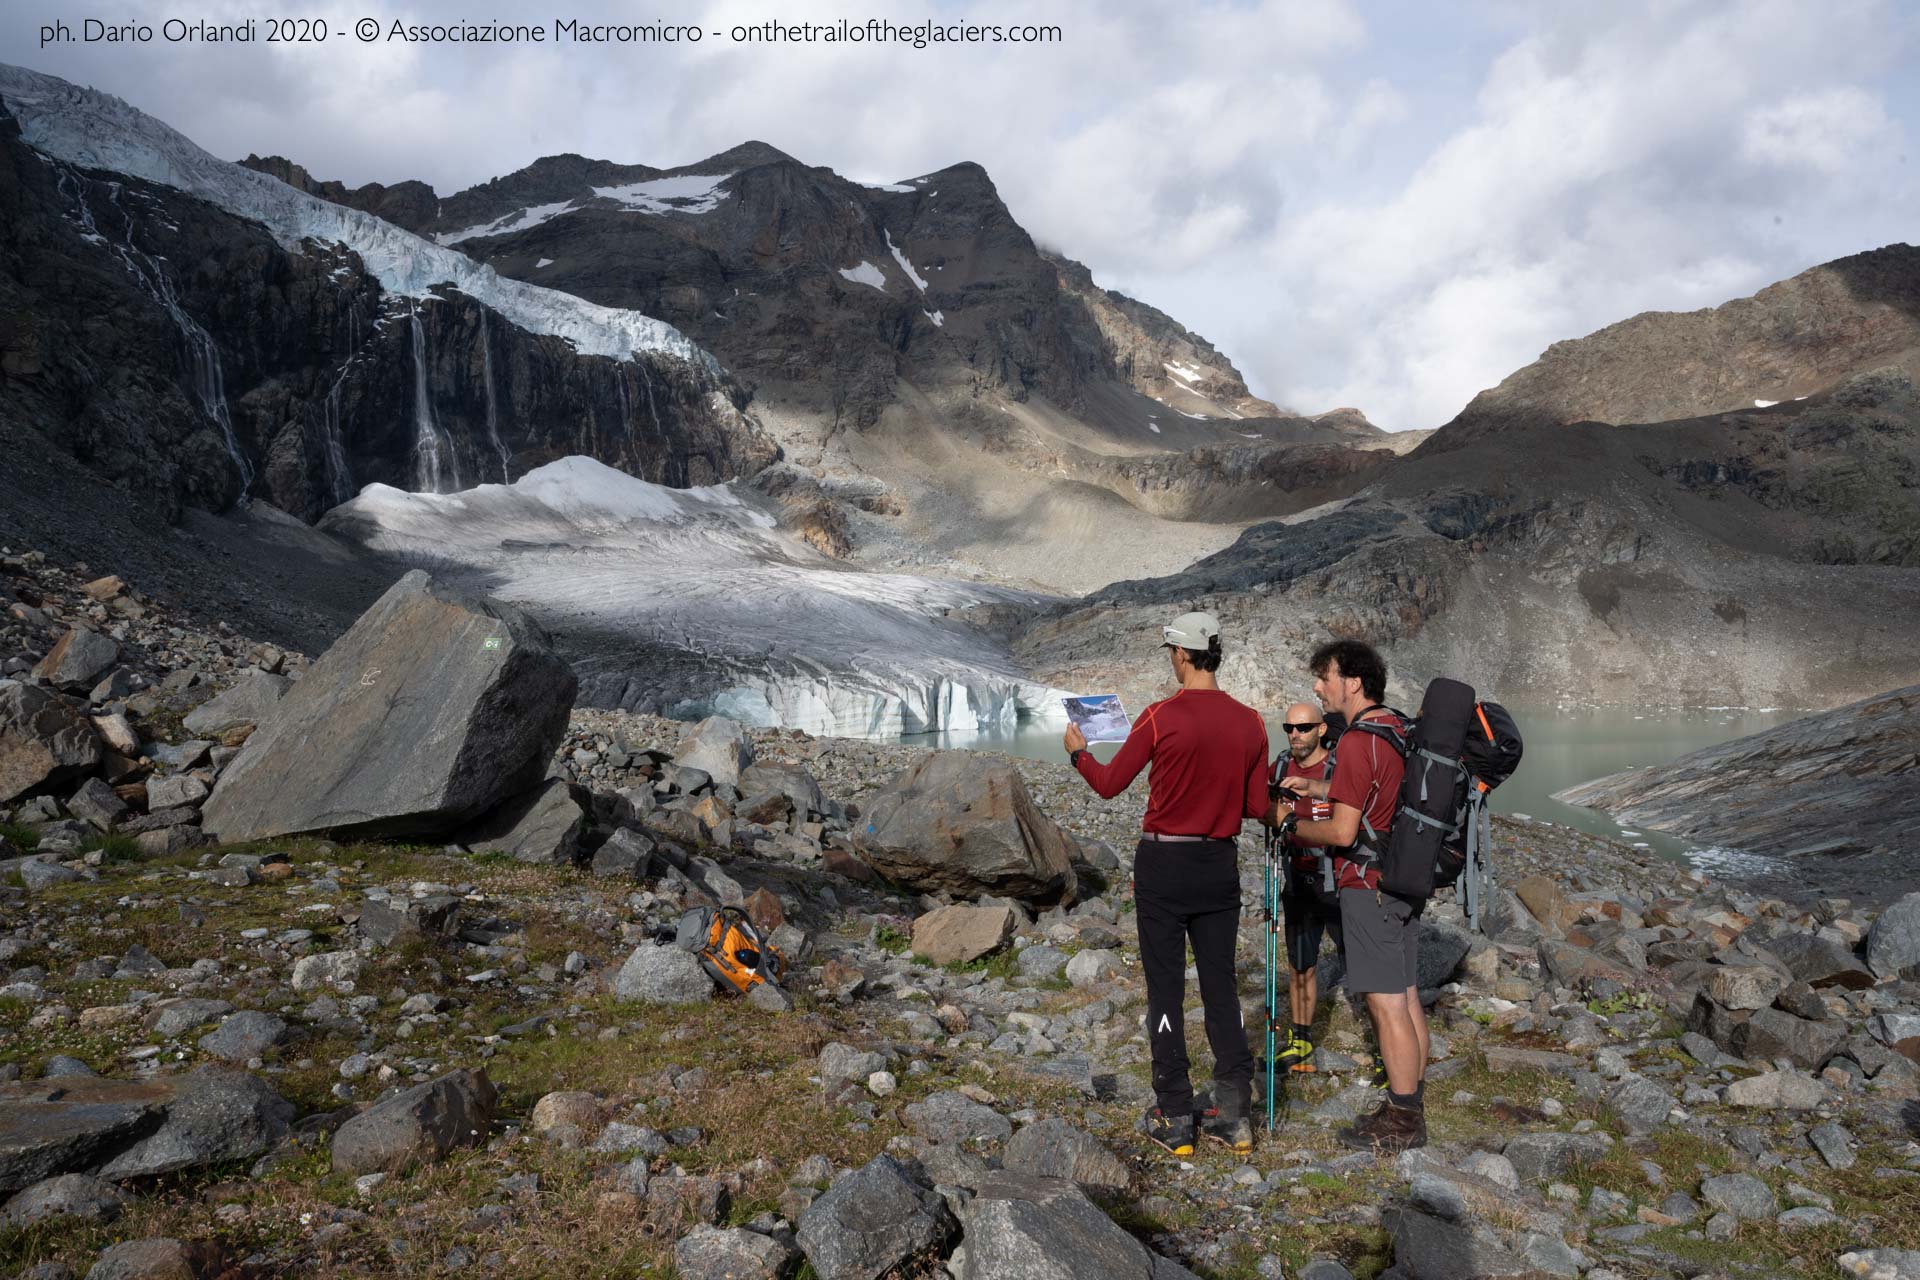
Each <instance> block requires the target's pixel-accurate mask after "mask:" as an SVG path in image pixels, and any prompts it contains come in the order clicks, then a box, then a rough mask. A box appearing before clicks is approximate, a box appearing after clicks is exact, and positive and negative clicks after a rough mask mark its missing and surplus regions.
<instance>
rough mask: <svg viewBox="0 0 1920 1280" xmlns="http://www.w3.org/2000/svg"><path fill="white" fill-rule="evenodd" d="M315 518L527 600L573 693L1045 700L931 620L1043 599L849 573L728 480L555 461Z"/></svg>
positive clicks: (793, 700) (908, 715) (830, 728)
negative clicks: (674, 485) (566, 666)
mask: <svg viewBox="0 0 1920 1280" xmlns="http://www.w3.org/2000/svg"><path fill="white" fill-rule="evenodd" d="M320 527H321V528H323V529H326V530H328V531H329V532H331V533H334V534H336V535H339V536H342V537H345V538H348V539H351V540H353V541H357V542H360V543H363V544H364V545H366V546H367V547H369V548H371V549H373V550H375V551H378V552H381V553H383V554H385V555H389V556H392V557H394V558H396V559H399V560H401V561H403V562H406V563H409V564H418V565H420V566H422V567H425V568H429V569H431V570H432V571H433V572H434V573H436V574H439V575H442V576H445V577H448V578H450V579H453V580H456V581H464V582H465V583H467V584H468V585H470V586H472V587H475V588H477V589H481V590H485V591H487V592H488V593H490V594H492V595H495V596H498V597H499V598H500V599H502V600H505V601H508V602H510V603H513V604H517V605H519V606H521V607H523V608H525V609H527V610H528V611H529V612H530V613H532V614H533V615H534V616H536V617H538V618H540V619H541V621H542V622H544V623H545V624H546V625H547V626H548V627H549V628H550V629H551V630H552V631H553V632H554V634H555V638H556V642H557V643H558V645H559V646H560V649H561V651H562V652H563V653H565V654H566V655H567V657H568V658H569V660H571V661H572V662H573V664H574V666H575V669H576V670H577V671H578V672H579V675H580V700H581V702H582V703H584V704H588V705H597V706H617V707H625V708H629V709H635V710H648V711H657V712H662V713H665V714H670V715H677V716H687V717H691V716H699V715H704V714H707V713H708V712H720V713H722V714H725V715H730V716H733V717H735V718H736V719H740V720H744V721H747V722H749V723H754V724H768V725H783V726H791V727H795V728H801V729H805V730H807V731H808V732H811V733H825V734H846V735H859V736H870V735H890V734H898V733H919V732H930V731H935V730H946V729H991V728H997V727H1010V726H1011V725H1012V724H1013V723H1014V722H1015V720H1016V719H1018V718H1022V717H1026V716H1036V715H1037V716H1041V717H1052V716H1057V715H1059V714H1060V710H1059V702H1058V698H1059V696H1060V691H1059V690H1055V689H1051V688H1048V687H1047V686H1045V685H1042V684H1038V683H1036V682H1034V681H1031V680H1029V679H1027V678H1026V677H1025V676H1024V675H1023V674H1022V673H1021V671H1020V670H1019V668H1018V667H1017V666H1016V665H1015V663H1014V662H1013V660H1012V658H1011V657H1010V655H1009V654H1008V653H1007V651H1006V649H1005V647H1004V646H1003V645H1001V644H1000V643H999V642H997V641H995V640H993V639H992V638H991V637H989V636H988V635H986V634H984V633H983V632H981V631H979V630H977V629H975V628H973V627H970V626H968V625H967V624H965V623H964V622H961V621H958V620H955V619H952V618H949V617H947V616H946V615H947V614H948V613H949V612H950V611H955V610H961V609H965V608H966V607H968V606H970V605H974V604H983V603H1025V602H1039V601H1041V600H1042V599H1043V597H1038V596H1034V595H1030V594H1027V593H1024V592H1019V591H1013V590H1009V589H1005V588H998V587H988V586H980V585H976V584H972V583H964V582H954V581H948V580H942V579H937V578H925V577H916V576H913V575H909V574H891V573H872V572H866V571H863V570H859V569H852V568H849V567H847V566H845V565H843V564H840V563H838V562H836V561H833V560H830V559H828V558H826V557H825V556H822V555H821V554H820V553H819V552H817V551H815V550H814V549H813V548H812V547H810V546H808V545H806V544H805V543H803V542H801V541H799V540H798V539H796V538H794V537H792V536H791V535H789V534H787V533H785V532H783V531H781V530H780V529H779V528H778V527H777V522H776V520H775V518H774V516H773V515H772V514H771V513H770V511H769V509H768V508H767V506H766V504H765V500H764V499H762V498H761V497H760V495H759V494H758V493H756V492H754V491H753V490H751V489H743V488H741V487H738V486H736V485H715V486H710V487H706V488H697V489H670V488H666V487H665V486H662V485H656V484H649V483H648V482H646V481H644V480H637V479H635V478H634V477H632V476H629V475H627V474H625V473H624V472H621V471H616V470H614V469H613V468H611V467H608V466H606V465H604V464H602V463H600V462H596V461H594V460H592V459H590V458H578V457H574V458H562V459H561V460H559V461H558V462H551V463H548V464H547V465H545V466H543V467H539V468H536V469H535V470H533V471H530V472H528V473H527V474H526V475H524V476H522V477H521V478H520V479H519V480H517V481H515V482H514V483H513V484H510V485H500V484H482V485H480V486H478V487H477V488H473V489H468V490H466V491H464V492H461V493H456V494H444V495H435V494H427V493H405V492H403V491H401V490H398V489H394V488H390V487H388V486H386V485H369V486H367V487H366V488H365V489H363V490H362V491H361V492H360V495H359V496H358V497H356V498H354V499H353V500H352V501H350V502H347V503H345V504H343V505H341V506H339V507H336V508H334V509H333V510H332V511H330V512H328V513H327V514H326V515H325V516H324V517H322V519H321V521H320Z"/></svg>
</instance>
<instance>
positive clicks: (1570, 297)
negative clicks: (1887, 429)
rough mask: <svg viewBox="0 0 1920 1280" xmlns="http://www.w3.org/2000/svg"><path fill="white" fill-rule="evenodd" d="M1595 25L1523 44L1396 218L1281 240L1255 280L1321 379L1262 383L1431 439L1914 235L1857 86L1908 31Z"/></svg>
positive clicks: (1814, 17)
mask: <svg viewBox="0 0 1920 1280" xmlns="http://www.w3.org/2000/svg"><path fill="white" fill-rule="evenodd" d="M1542 12H1543V13H1546V14H1547V15H1548V20H1552V19H1553V18H1555V17H1561V16H1568V15H1564V14H1562V12H1561V11H1559V10H1553V11H1542ZM1605 15H1606V18H1605V20H1604V21H1603V20H1602V18H1601V17H1600V16H1597V15H1595V14H1594V13H1591V12H1588V13H1584V14H1580V15H1571V16H1570V18H1569V20H1570V21H1574V22H1577V23H1578V24H1579V26H1578V29H1577V30H1544V31H1537V32H1532V33H1528V34H1526V35H1524V36H1523V37H1522V38H1521V39H1519V40H1518V41H1516V42H1515V43H1514V44H1513V45H1512V46H1511V47H1510V48H1509V49H1508V50H1507V51H1506V52H1505V53H1503V54H1502V55H1501V56H1500V57H1499V58H1498V59H1496V60H1495V62H1494V63H1493V65H1492V66H1491V68H1490V69H1489V71H1488V74H1487V76H1486V79H1485V81H1484V84H1483V86H1482V88H1481V91H1480V94H1479V96H1478V100H1477V103H1476V110H1475V112H1474V115H1473V118H1472V119H1471V120H1469V121H1467V122H1466V123H1464V124H1463V125H1462V126H1461V127H1460V128H1458V129H1457V130H1456V131H1455V132H1454V133H1453V134H1452V135H1451V136H1450V137H1448V138H1447V139H1446V140H1445V141H1444V142H1442V143H1441V144H1440V145H1439V146H1438V147H1436V148H1435V149H1434V150H1433V152H1432V153H1431V154H1430V155H1429V156H1428V157H1426V158H1425V160H1424V161H1422V162H1421V163H1420V164H1419V165H1418V167H1417V168H1416V169H1415V170H1414V171H1413V172H1412V173H1411V174H1410V175H1409V177H1408V178H1407V180H1406V181H1405V183H1404V184H1403V185H1402V186H1401V187H1400V189H1399V190H1398V192H1397V193H1395V194H1394V195H1393V196H1392V198H1390V199H1388V200H1386V201H1383V202H1378V203H1373V204H1365V205H1361V204H1353V203H1347V202H1345V201H1342V200H1340V199H1339V198H1337V197H1335V198H1331V199H1327V200H1324V201H1321V202H1319V203H1317V204H1315V205H1314V206H1313V207H1311V208H1308V209H1305V210H1303V211H1301V212H1300V214H1299V215H1298V216H1296V217H1293V218H1290V219H1289V220H1288V221H1287V222H1286V224H1285V225H1284V226H1283V227H1282V228H1281V229H1280V230H1279V231H1278V232H1277V233H1276V235H1275V236H1274V237H1273V240H1272V243H1271V245H1270V248H1269V255H1268V264H1269V270H1270V272H1271V273H1272V274H1273V275H1274V276H1276V277H1277V278H1280V279H1284V280H1287V281H1288V282H1289V283H1290V285H1291V287H1292V291H1293V293H1294V296H1296V297H1301V298H1304V299H1305V300H1306V301H1305V305H1303V306H1302V307H1301V308H1300V309H1299V311H1298V312H1297V314H1298V315H1299V317H1300V327H1301V328H1309V327H1310V328H1311V329H1312V330H1313V331H1314V338H1315V340H1314V341H1312V342H1311V343H1310V344H1309V347H1308V349H1309V350H1310V351H1311V352H1312V353H1313V355H1314V356H1315V359H1314V360H1313V361H1312V362H1311V363H1306V362H1296V361H1292V360H1289V359H1288V358H1287V356H1286V354H1284V353H1274V354H1271V355H1270V356H1269V358H1268V359H1267V360H1266V361H1264V362H1263V363H1260V364H1257V365H1256V370H1257V372H1259V373H1261V374H1264V375H1265V379H1264V380H1265V381H1267V382H1268V383H1269V384H1273V383H1278V384H1279V385H1280V386H1281V387H1283V388H1284V389H1285V390H1284V391H1283V394H1284V395H1285V396H1286V397H1287V398H1288V399H1290V400H1293V401H1295V402H1302V403H1306V404H1319V403H1331V402H1334V401H1338V402H1341V403H1352V404H1358V405H1360V406H1362V407H1363V408H1365V409H1366V410H1367V411H1368V412H1369V413H1370V414H1372V415H1374V417H1375V419H1376V420H1377V421H1380V422H1382V423H1383V424H1384V425H1390V426H1395V427H1423V426H1434V425H1437V424H1438V423H1440V422H1444V421H1445V420H1447V419H1448V418H1450V417H1451V416H1452V415H1453V414H1454V413H1455V412H1457V411H1458V410H1459V409H1460V408H1461V407H1463V406H1464V405H1465V403H1466V402H1467V400H1469V399H1470V398H1471V397H1472V396H1473V395H1474V394H1475V393H1476V392H1477V391H1479V390H1480V389H1482V388H1484V387H1487V386H1491V385H1492V384H1493V383H1495V382H1497V381H1499V380H1500V379H1501V378H1502V377H1504V376H1505V375H1506V374H1507V373H1509V372H1511V371H1512V370H1514V369H1516V368H1518V367H1520V366H1521V365H1523V364H1526V363H1528V362H1529V361H1531V360H1532V359H1534V358H1535V357H1536V356H1537V355H1538V354H1539V353H1540V352H1541V351H1542V350H1544V349H1545V348H1546V347H1547V346H1548V345H1549V344H1550V343H1552V342H1554V341H1556V340H1558V339H1562V338H1571V337H1578V336H1581V335H1583V334H1585V333H1588V332H1590V331H1592V330H1594V329H1597V328H1600V327H1603V326H1604V325H1606V324H1608V323H1611V322H1613V321H1616V320H1620V319H1624V318H1626V317H1627V316H1629V315H1632V314H1635V313H1637V312H1639V311H1642V310H1647V309H1690V308H1695V307H1701V306H1709V305H1715V304H1717V303H1720V302H1723V301H1725V300H1727V299H1728V298H1730V297H1734V296H1738V295H1741V294H1744V293H1749V292H1752V291H1753V290H1755V289H1757V288H1760V287H1762V286H1764V285H1766V284H1768V283H1770V282H1772V281H1773V280H1775V279H1778V278H1781V277H1784V276H1786V275H1790V274H1793V273H1795V272H1797V271H1799V270H1802V269H1804V268H1806V267H1808V266H1811V265H1814V264H1815V263H1818V262H1820V261H1822V260H1825V259H1827V258H1831V257H1835V256H1839V255H1841V254H1844V253H1850V252H1855V251H1858V250H1860V249H1864V248H1869V247H1874V246H1876V245H1878V244H1881V243H1885V242H1886V241H1888V240H1892V239H1895V238H1899V237H1900V236H1901V235H1902V234H1903V233H1905V234H1909V235H1910V234H1911V230H1910V229H1911V226H1912V223H1911V221H1910V219H1909V214H1908V211H1909V210H1910V208H1911V200H1910V198H1909V199H1908V200H1906V201H1905V202H1902V201H1899V200H1895V199H1891V198H1889V197H1890V195H1891V191H1890V190H1889V188H1888V184H1887V183H1886V182H1885V180H1884V177H1883V175H1884V174H1885V172H1886V168H1885V166H1886V164H1887V162H1888V161H1889V160H1891V158H1892V156H1893V154H1894V152H1895V151H1897V149H1898V146H1899V140H1900V137H1901V130H1900V128H1899V127H1898V126H1897V125H1896V124H1895V122H1894V121H1893V120H1892V119H1891V118H1890V117H1889V115H1888V114H1887V112H1886V110H1885V107H1884V105H1883V104H1882V102H1881V100H1880V99H1879V97H1878V96H1876V94H1875V93H1873V92H1871V91H1870V90H1868V89H1867V88H1865V87H1863V83H1862V82H1867V81H1870V80H1871V79H1872V78H1873V77H1875V76H1876V75H1878V74H1880V73H1881V72H1883V71H1884V70H1885V69H1886V59H1887V56H1888V52H1889V48H1890V47H1891V46H1892V45H1893V44H1894V43H1896V42H1892V41H1890V40H1889V39H1888V37H1887V33H1888V29H1890V28H1895V27H1901V26H1907V27H1910V26H1911V23H1910V22H1902V21H1899V20H1897V19H1898V15H1896V14H1895V13H1893V12H1890V11H1888V10H1885V9H1877V8H1867V7H1854V8H1847V9H1844V10H1835V9H1832V8H1822V9H1818V10H1815V9H1811V8H1806V7H1802V6H1789V5H1771V4H1754V5H1742V6H1737V7H1733V8H1726V7H1720V6H1713V7H1707V6H1699V5H1691V6H1689V5H1681V6H1658V7H1653V8H1647V9H1639V8H1635V9H1632V10H1629V8H1628V7H1627V6H1608V7H1606V9H1605ZM1596 24H1599V25H1596ZM1814 179H1818V180H1817V181H1815V180H1814ZM1900 181H1901V184H1902V185H1904V188H1905V189H1906V190H1907V191H1908V192H1909V193H1911V192H1912V191H1913V182H1912V179H1911V177H1906V178H1904V179H1902V180H1900ZM1328 330H1332V331H1333V332H1335V333H1336V334H1337V335H1338V339H1337V341H1338V348H1337V349H1332V346H1333V344H1330V343H1329V342H1327V341H1326V340H1325V339H1324V334H1325V333H1326V332H1327V331H1328Z"/></svg>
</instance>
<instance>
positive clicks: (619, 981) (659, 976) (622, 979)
mask: <svg viewBox="0 0 1920 1280" xmlns="http://www.w3.org/2000/svg"><path fill="white" fill-rule="evenodd" d="M613 994H614V996H615V997H616V998H617V999H621V1000H639V1001H642V1002H643V1003H646V1004H668V1005H676V1004H705V1003H706V1002H707V1001H709V1000H711V999H713V979H712V978H711V977H709V976H708V974H707V971H706V970H705V969H702V968H701V967H700V961H699V960H697V959H695V958H694V955H693V953H692V952H691V951H682V950H681V949H680V948H679V947H667V946H662V945H660V944H659V943H657V942H643V943H641V944H640V945H639V946H638V947H635V948H634V951H633V954H632V955H630V956H628V957H627V962H626V963H625V964H623V965H621V966H620V972H618V973H616V974H615V975H614V976H613Z"/></svg>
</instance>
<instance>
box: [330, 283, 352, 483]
mask: <svg viewBox="0 0 1920 1280" xmlns="http://www.w3.org/2000/svg"><path fill="white" fill-rule="evenodd" d="M359 352H360V308H359V306H358V305H357V304H356V305H354V306H352V307H349V308H348V309H347V358H346V359H344V360H342V361H341V362H340V372H339V374H338V375H336V376H335V378H334V380H333V385H332V386H331V387H329V388H328V389H327V415H326V417H327V439H326V457H327V497H328V500H329V501H330V502H331V503H332V505H334V506H338V505H340V504H341V503H343V502H345V501H346V500H347V499H348V498H351V497H352V496H353V468H352V466H350V465H349V464H348V462H347V448H346V441H345V438H344V437H345V434H346V433H345V430H344V427H343V424H342V423H341V421H340V389H341V387H343V386H345V385H346V381H347V373H348V371H349V370H351V369H352V368H353V362H354V360H355V359H357V358H358V356H359Z"/></svg>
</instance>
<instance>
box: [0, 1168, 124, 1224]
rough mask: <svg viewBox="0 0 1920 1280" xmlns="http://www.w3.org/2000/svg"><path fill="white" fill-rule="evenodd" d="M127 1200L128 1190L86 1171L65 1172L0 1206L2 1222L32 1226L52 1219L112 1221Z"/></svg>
mask: <svg viewBox="0 0 1920 1280" xmlns="http://www.w3.org/2000/svg"><path fill="white" fill-rule="evenodd" d="M127 1201H128V1196H127V1193H126V1192H124V1191H122V1190H121V1189H120V1188H118V1187H116V1186H114V1185H113V1184H112V1183H111V1182H103V1181H102V1180H100V1179H99V1178H90V1177H88V1176H87V1175H86V1174H84V1173H63V1174H61V1175H60V1176H59V1177H57V1178H48V1179H47V1180H46V1181H44V1182H36V1183H34V1184H33V1185H32V1186H30V1187H28V1188H27V1189H26V1190H24V1191H21V1192H19V1193H17V1194H16V1195H15V1196H14V1197H13V1198H12V1199H11V1200H9V1201H7V1203H6V1207H5V1208H0V1222H4V1223H6V1224H7V1225H8V1226H11V1227H27V1226H32V1225H33V1224H34V1223H36V1222H44V1221H46V1220H47V1219H48V1218H79V1219H81V1220H82V1221H85V1222H112V1221H113V1220H114V1219H115V1218H117V1217H119V1216H120V1211H121V1210H122V1209H123V1208H125V1207H126V1205H127Z"/></svg>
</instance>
